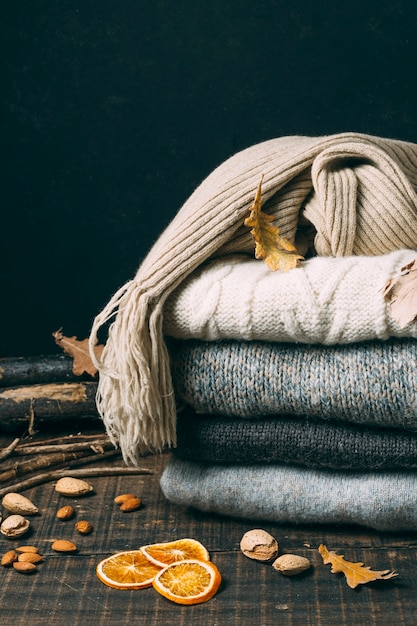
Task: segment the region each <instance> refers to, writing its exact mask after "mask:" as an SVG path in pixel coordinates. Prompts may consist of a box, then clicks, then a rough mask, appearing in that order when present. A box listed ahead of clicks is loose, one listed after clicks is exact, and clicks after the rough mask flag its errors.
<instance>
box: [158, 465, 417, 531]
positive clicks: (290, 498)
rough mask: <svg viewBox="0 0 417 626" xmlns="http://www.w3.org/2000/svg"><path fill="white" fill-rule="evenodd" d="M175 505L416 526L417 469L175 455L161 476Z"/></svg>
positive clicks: (246, 515) (247, 515)
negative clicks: (224, 461) (223, 461)
mask: <svg viewBox="0 0 417 626" xmlns="http://www.w3.org/2000/svg"><path fill="white" fill-rule="evenodd" d="M161 488H162V491H163V493H164V495H165V497H166V498H167V499H168V500H170V501H171V502H174V503H175V504H178V505H181V506H186V507H195V508H197V509H200V510H202V511H210V512H211V513H218V514H220V515H228V516H232V517H238V518H243V519H253V520H257V521H258V522H259V521H272V522H276V523H283V524H284V523H285V524H287V523H294V524H334V523H342V524H360V525H363V526H368V527H371V528H375V529H377V530H384V531H401V530H403V531H405V530H412V531H414V530H417V473H416V472H413V471H386V472H364V473H360V472H349V471H345V472H343V471H340V472H336V471H326V470H312V469H306V468H301V467H295V466H291V465H286V466H285V465H275V464H273V465H270V464H268V465H209V464H207V465H206V464H204V463H192V462H190V461H182V460H181V459H178V458H173V459H171V460H170V461H169V463H168V465H167V466H166V468H165V470H164V472H163V474H162V477H161Z"/></svg>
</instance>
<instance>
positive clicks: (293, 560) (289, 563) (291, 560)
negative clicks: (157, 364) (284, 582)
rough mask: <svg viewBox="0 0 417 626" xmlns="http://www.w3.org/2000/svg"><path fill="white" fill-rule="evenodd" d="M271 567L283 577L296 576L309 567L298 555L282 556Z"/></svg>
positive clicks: (302, 557)
mask: <svg viewBox="0 0 417 626" xmlns="http://www.w3.org/2000/svg"><path fill="white" fill-rule="evenodd" d="M272 567H273V568H274V569H276V570H277V571H278V572H281V574H284V575H285V576H296V575H297V574H301V572H305V571H306V570H308V568H309V567H310V561H309V560H308V559H306V558H305V557H304V556H298V554H282V555H281V556H279V557H278V558H277V559H276V560H275V561H274V562H273V563H272Z"/></svg>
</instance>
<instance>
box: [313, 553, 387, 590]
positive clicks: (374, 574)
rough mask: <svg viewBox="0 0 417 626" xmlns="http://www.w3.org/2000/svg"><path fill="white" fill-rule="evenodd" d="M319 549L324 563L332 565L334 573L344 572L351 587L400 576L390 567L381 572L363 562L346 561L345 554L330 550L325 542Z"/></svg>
mask: <svg viewBox="0 0 417 626" xmlns="http://www.w3.org/2000/svg"><path fill="white" fill-rule="evenodd" d="M318 551H319V552H320V554H321V556H322V559H323V563H324V564H325V565H328V564H329V563H330V564H331V565H332V569H331V571H332V573H333V574H336V573H338V572H342V573H343V574H344V575H345V576H346V582H347V584H348V586H349V587H351V589H354V588H355V587H357V586H358V585H365V584H366V583H370V582H373V581H374V580H389V579H390V578H394V576H398V574H397V572H394V571H390V570H388V569H385V570H381V571H379V572H378V571H372V570H371V568H370V567H366V566H365V567H364V564H363V563H351V562H350V561H346V560H345V558H344V556H343V554H340V555H338V554H336V552H334V551H333V550H330V551H329V550H328V549H327V548H326V546H324V545H323V544H321V545H320V546H319V547H318Z"/></svg>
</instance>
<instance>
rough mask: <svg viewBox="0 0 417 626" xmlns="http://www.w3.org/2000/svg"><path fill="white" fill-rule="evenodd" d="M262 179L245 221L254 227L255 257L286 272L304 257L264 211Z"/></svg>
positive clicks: (272, 267)
mask: <svg viewBox="0 0 417 626" xmlns="http://www.w3.org/2000/svg"><path fill="white" fill-rule="evenodd" d="M262 180H263V176H262V178H261V180H260V182H259V185H258V189H257V191H256V194H255V200H254V202H253V204H252V206H251V207H250V209H249V210H250V215H249V217H247V218H246V219H245V222H244V223H245V226H248V227H250V228H251V229H252V230H251V234H252V236H253V238H254V240H255V257H256V258H257V259H263V260H264V261H265V263H266V265H267V266H268V267H269V268H270V269H271V270H273V271H275V270H278V269H279V270H282V271H283V272H286V271H288V270H290V269H294V268H295V267H298V265H299V261H303V260H304V257H302V256H301V255H300V254H298V253H297V249H296V247H295V246H294V244H293V243H291V241H289V239H285V237H281V236H280V234H279V230H278V228H277V227H276V226H273V225H272V224H271V222H273V220H274V218H273V217H272V215H268V214H267V213H264V212H263V211H262V207H261V197H262Z"/></svg>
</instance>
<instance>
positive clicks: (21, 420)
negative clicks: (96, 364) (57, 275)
mask: <svg viewBox="0 0 417 626" xmlns="http://www.w3.org/2000/svg"><path fill="white" fill-rule="evenodd" d="M96 389H97V382H96V381H95V380H92V377H91V376H90V375H88V374H85V375H84V376H80V375H76V374H74V371H73V360H72V359H71V358H70V357H68V356H66V355H52V356H42V357H19V358H3V359H0V431H1V430H3V431H5V432H15V433H16V437H15V438H14V439H13V440H12V441H11V442H10V443H9V444H8V445H6V446H5V447H4V448H3V449H0V497H2V496H3V495H5V494H6V493H9V492H12V491H14V492H19V491H23V490H24V489H28V488H30V487H33V486H35V485H38V484H41V483H44V482H48V481H51V480H56V479H58V478H60V477H61V476H62V475H67V476H69V475H72V476H81V475H82V476H91V475H106V474H107V475H108V474H111V475H117V474H129V473H135V474H143V473H150V471H149V470H148V469H146V468H132V467H126V465H125V464H124V463H123V462H122V461H121V454H120V451H119V450H116V449H115V448H114V446H113V444H112V443H111V442H110V440H109V438H108V437H107V436H106V434H105V433H104V432H101V433H100V434H93V435H81V434H77V435H74V434H70V435H64V436H60V437H52V436H49V438H47V439H41V440H36V441H34V440H33V435H34V434H35V433H36V432H37V431H38V430H39V429H40V428H41V427H42V426H52V425H53V426H54V427H56V426H57V425H64V424H65V423H66V422H68V421H69V420H71V422H70V423H71V425H72V426H73V424H74V420H77V422H78V420H84V422H83V423H85V424H89V423H90V422H92V423H93V424H94V423H96V424H98V425H100V424H101V422H99V421H98V413H97V409H96V404H95V394H96ZM107 460H111V461H112V462H113V461H114V460H117V461H119V462H120V463H119V464H118V466H113V465H111V466H107V467H103V465H102V463H103V462H104V461H107ZM98 462H101V463H100V467H97V466H96V467H94V468H91V467H90V468H86V467H85V466H86V465H87V464H91V463H98Z"/></svg>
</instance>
